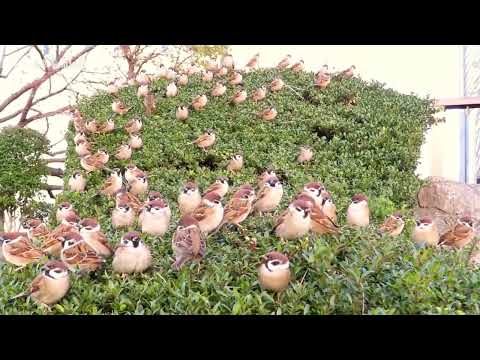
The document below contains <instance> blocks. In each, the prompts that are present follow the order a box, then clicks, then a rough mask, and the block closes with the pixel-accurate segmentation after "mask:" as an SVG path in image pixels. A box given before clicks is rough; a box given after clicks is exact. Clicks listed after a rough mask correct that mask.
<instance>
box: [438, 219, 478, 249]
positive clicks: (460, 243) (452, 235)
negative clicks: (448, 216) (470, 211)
mask: <svg viewBox="0 0 480 360" xmlns="http://www.w3.org/2000/svg"><path fill="white" fill-rule="evenodd" d="M474 236H475V234H474V232H473V219H472V218H471V217H470V216H463V217H461V218H460V219H459V220H458V223H457V224H456V225H455V226H454V228H453V229H451V230H449V231H447V232H446V233H445V234H443V235H442V236H440V241H439V242H438V244H439V245H442V246H447V247H452V248H456V249H461V248H463V247H464V246H465V245H468V244H469V243H470V242H471V241H472V240H473V238H474Z"/></svg>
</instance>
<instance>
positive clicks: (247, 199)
mask: <svg viewBox="0 0 480 360" xmlns="http://www.w3.org/2000/svg"><path fill="white" fill-rule="evenodd" d="M252 190H253V189H252ZM252 190H250V189H243V190H241V191H238V192H237V193H235V195H234V196H233V197H232V199H230V201H229V202H228V203H227V205H226V206H225V209H224V211H223V219H222V221H221V222H220V224H219V225H218V227H217V228H216V230H215V231H218V230H220V228H221V227H222V226H223V225H225V224H227V225H228V224H232V225H235V226H236V227H237V228H238V229H240V230H242V231H243V228H242V227H241V226H240V223H241V222H243V221H245V219H246V218H247V217H248V215H249V214H250V212H251V211H252V204H253V201H254V200H255V194H254V193H253V191H252Z"/></svg>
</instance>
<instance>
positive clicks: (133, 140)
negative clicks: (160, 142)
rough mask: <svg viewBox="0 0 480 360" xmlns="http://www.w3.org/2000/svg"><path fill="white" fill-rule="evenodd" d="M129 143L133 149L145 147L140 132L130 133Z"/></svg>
mask: <svg viewBox="0 0 480 360" xmlns="http://www.w3.org/2000/svg"><path fill="white" fill-rule="evenodd" d="M128 145H130V147H131V148H132V149H141V148H142V147H143V140H142V138H141V137H140V135H138V134H130V141H129V142H128Z"/></svg>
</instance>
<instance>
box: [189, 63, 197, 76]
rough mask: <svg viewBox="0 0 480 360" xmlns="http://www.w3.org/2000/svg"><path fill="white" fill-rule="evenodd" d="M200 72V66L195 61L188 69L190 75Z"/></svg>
mask: <svg viewBox="0 0 480 360" xmlns="http://www.w3.org/2000/svg"><path fill="white" fill-rule="evenodd" d="M199 72H200V69H199V67H198V66H197V65H195V64H194V63H192V64H190V66H189V68H188V69H187V75H188V76H193V75H195V74H198V73H199Z"/></svg>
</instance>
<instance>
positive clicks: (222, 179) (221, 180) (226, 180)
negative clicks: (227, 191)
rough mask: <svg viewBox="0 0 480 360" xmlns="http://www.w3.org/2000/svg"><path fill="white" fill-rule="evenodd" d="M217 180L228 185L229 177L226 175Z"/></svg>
mask: <svg viewBox="0 0 480 360" xmlns="http://www.w3.org/2000/svg"><path fill="white" fill-rule="evenodd" d="M215 182H216V183H218V184H223V185H228V179H227V178H226V177H224V176H221V177H219V178H218V179H217V180H215Z"/></svg>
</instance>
